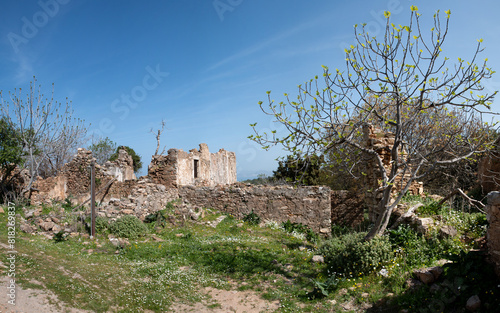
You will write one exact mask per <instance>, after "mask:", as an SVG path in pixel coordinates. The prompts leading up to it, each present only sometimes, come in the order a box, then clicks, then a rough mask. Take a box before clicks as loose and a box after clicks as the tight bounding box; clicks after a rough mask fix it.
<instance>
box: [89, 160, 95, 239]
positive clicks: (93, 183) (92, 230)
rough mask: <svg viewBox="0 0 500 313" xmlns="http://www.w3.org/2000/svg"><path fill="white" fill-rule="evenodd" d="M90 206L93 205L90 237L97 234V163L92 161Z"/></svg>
mask: <svg viewBox="0 0 500 313" xmlns="http://www.w3.org/2000/svg"><path fill="white" fill-rule="evenodd" d="M90 167H91V171H90V203H91V204H90V207H91V213H90V214H91V215H90V216H91V228H90V238H94V236H95V164H94V162H92V164H91V165H90Z"/></svg>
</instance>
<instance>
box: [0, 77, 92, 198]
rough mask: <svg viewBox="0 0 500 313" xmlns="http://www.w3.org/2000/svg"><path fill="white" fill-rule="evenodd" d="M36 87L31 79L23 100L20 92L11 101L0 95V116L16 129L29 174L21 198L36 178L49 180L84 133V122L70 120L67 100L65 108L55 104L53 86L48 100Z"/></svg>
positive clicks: (11, 96)
mask: <svg viewBox="0 0 500 313" xmlns="http://www.w3.org/2000/svg"><path fill="white" fill-rule="evenodd" d="M36 85H37V80H36V78H35V77H33V81H32V82H31V83H30V90H29V93H28V94H27V95H26V100H24V99H23V95H22V90H21V88H19V89H15V90H14V92H9V100H10V101H6V100H5V99H4V96H3V93H2V92H0V100H1V103H2V114H3V115H4V116H5V117H6V118H8V119H9V121H11V123H12V124H13V125H16V126H17V127H18V129H19V132H20V140H21V143H22V145H23V150H24V157H25V159H26V162H25V165H26V167H27V168H28V170H29V174H30V181H29V182H28V183H27V184H26V186H25V187H24V189H23V190H22V191H21V195H25V194H26V193H27V192H29V191H30V190H31V187H32V185H33V182H34V180H35V179H36V178H37V176H39V175H42V176H44V177H46V176H50V175H53V174H55V173H56V172H57V171H58V170H60V169H61V168H62V166H63V165H64V164H65V163H66V162H68V161H69V160H70V158H71V156H72V155H73V154H74V153H75V150H76V148H77V147H78V145H79V144H81V143H82V141H83V139H84V137H85V134H86V131H87V129H86V127H85V125H84V122H83V121H82V120H80V119H77V118H74V117H73V110H72V109H71V103H70V102H69V101H68V99H67V98H66V103H64V104H62V103H60V102H57V101H55V100H54V85H52V92H51V96H50V98H45V97H44V94H43V93H42V91H41V86H40V85H39V86H38V87H37V86H36Z"/></svg>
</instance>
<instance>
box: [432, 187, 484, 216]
mask: <svg viewBox="0 0 500 313" xmlns="http://www.w3.org/2000/svg"><path fill="white" fill-rule="evenodd" d="M456 194H459V195H460V196H461V197H462V198H464V199H465V200H467V202H469V204H470V205H473V206H474V207H476V208H477V209H478V210H479V211H480V212H481V213H485V214H486V212H485V211H484V210H483V208H484V206H485V205H484V203H482V202H481V201H477V200H475V199H472V198H470V197H469V196H468V195H466V194H465V192H463V190H462V189H460V188H457V189H456V190H454V191H453V192H451V193H450V194H449V195H447V196H446V197H444V198H443V199H442V200H441V201H439V202H438V204H437V205H438V206H442V205H443V204H444V203H445V202H446V201H448V200H449V199H450V198H451V197H453V196H454V195H456Z"/></svg>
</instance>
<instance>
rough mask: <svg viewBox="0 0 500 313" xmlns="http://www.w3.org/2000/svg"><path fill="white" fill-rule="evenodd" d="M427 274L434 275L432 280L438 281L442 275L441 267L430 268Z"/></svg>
mask: <svg viewBox="0 0 500 313" xmlns="http://www.w3.org/2000/svg"><path fill="white" fill-rule="evenodd" d="M428 270H429V272H431V273H432V275H434V280H435V281H436V280H438V279H439V277H440V276H441V274H443V271H444V270H443V268H442V267H441V266H434V267H430V268H429V269H428Z"/></svg>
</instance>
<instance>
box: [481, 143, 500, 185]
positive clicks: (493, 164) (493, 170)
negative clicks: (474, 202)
mask: <svg viewBox="0 0 500 313" xmlns="http://www.w3.org/2000/svg"><path fill="white" fill-rule="evenodd" d="M478 178H479V183H480V184H481V187H482V189H483V194H487V193H489V192H491V191H495V190H498V188H499V186H500V154H499V153H498V152H496V153H494V154H491V155H488V156H485V157H484V158H483V159H481V161H480V162H479V164H478Z"/></svg>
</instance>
